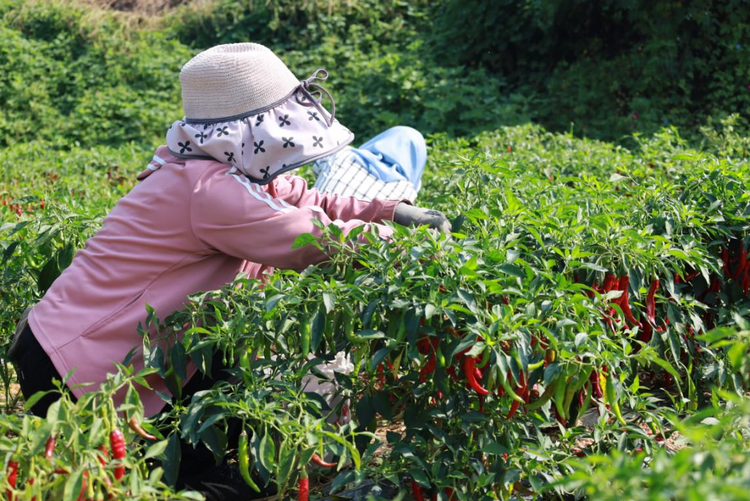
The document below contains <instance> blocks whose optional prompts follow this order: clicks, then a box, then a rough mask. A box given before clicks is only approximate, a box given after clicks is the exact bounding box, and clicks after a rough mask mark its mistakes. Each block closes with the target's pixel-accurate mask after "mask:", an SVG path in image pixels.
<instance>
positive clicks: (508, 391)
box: [500, 377, 525, 404]
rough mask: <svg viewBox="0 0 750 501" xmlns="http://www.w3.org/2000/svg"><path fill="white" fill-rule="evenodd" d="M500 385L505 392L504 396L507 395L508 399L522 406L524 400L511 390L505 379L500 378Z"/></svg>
mask: <svg viewBox="0 0 750 501" xmlns="http://www.w3.org/2000/svg"><path fill="white" fill-rule="evenodd" d="M500 384H502V386H503V390H504V391H505V394H506V395H508V396H509V397H510V398H512V399H513V400H515V401H516V402H519V403H522V404H523V403H525V400H524V399H523V398H521V397H519V396H518V394H517V393H516V392H515V391H513V388H511V387H510V383H509V382H508V378H507V377H501V378H500Z"/></svg>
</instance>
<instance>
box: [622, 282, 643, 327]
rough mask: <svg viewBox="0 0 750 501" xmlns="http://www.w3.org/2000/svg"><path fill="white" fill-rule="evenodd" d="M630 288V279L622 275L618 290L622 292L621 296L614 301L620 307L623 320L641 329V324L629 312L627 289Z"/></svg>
mask: <svg viewBox="0 0 750 501" xmlns="http://www.w3.org/2000/svg"><path fill="white" fill-rule="evenodd" d="M629 286H630V277H629V276H628V275H623V276H621V277H620V283H619V289H620V290H621V291H622V296H620V297H619V299H617V300H615V301H616V302H617V304H619V305H620V309H621V310H622V312H623V314H624V315H625V318H626V319H627V320H628V322H630V323H631V324H633V325H637V326H638V327H643V326H642V325H641V323H640V322H639V321H638V320H637V319H636V318H635V317H634V316H633V312H632V311H631V310H630V301H629V300H628V287H629Z"/></svg>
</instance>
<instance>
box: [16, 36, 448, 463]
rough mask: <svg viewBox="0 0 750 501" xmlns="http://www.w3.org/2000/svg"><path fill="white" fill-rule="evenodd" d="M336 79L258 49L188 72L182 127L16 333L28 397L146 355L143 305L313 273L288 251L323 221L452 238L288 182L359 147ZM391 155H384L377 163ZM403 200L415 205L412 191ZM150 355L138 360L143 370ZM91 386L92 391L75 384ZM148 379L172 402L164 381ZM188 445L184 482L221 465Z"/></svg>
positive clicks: (417, 215) (305, 255)
mask: <svg viewBox="0 0 750 501" xmlns="http://www.w3.org/2000/svg"><path fill="white" fill-rule="evenodd" d="M327 76H328V74H327V73H326V72H325V71H324V70H318V71H316V72H315V73H314V74H313V75H312V76H311V77H310V78H308V79H306V80H302V81H300V80H298V79H297V77H295V76H294V74H292V72H291V71H290V70H289V69H288V68H287V67H286V66H285V65H284V63H283V62H282V61H281V60H280V59H279V58H278V57H277V56H275V55H274V54H273V53H272V52H271V51H270V50H269V49H267V48H266V47H263V46H262V45H257V44H251V43H243V44H231V45H220V46H217V47H214V48H212V49H209V50H207V51H205V52H202V53H200V54H198V55H197V56H195V57H194V58H193V59H191V60H190V61H189V62H188V63H187V64H186V65H185V66H184V67H183V68H182V71H181V73H180V81H181V84H182V101H183V108H184V112H185V118H184V119H183V120H180V121H177V122H175V123H173V124H172V126H171V127H170V128H169V130H168V131H167V141H166V143H167V144H166V146H160V147H159V148H158V149H157V150H156V152H155V154H154V157H153V159H152V160H151V162H150V163H149V164H148V167H147V168H146V170H144V171H143V172H141V173H140V174H139V175H138V180H139V181H140V183H139V184H137V185H136V186H135V187H134V188H133V189H132V190H131V191H130V193H128V194H127V195H126V196H125V197H123V198H122V199H121V200H120V201H119V202H118V203H117V204H116V205H115V207H114V208H113V209H112V211H111V212H110V213H109V214H108V215H107V216H106V217H105V218H104V222H103V224H102V227H101V229H100V230H99V231H98V232H97V233H96V235H94V236H93V237H92V238H90V239H89V240H88V241H87V242H86V245H85V247H84V249H83V250H81V251H79V252H78V253H77V254H76V256H75V258H74V259H73V262H72V264H71V265H70V266H69V267H68V268H67V269H66V270H65V271H64V272H63V273H62V275H61V276H60V277H59V278H58V279H57V280H56V281H55V283H54V284H53V285H52V286H51V287H50V289H49V290H48V291H47V293H46V294H45V296H44V297H43V298H42V300H41V301H40V302H39V303H38V304H36V305H35V306H34V307H33V309H32V310H31V312H30V314H29V315H28V321H27V322H26V321H24V322H23V323H22V324H21V325H20V326H19V327H20V328H19V330H18V332H17V335H16V337H15V338H14V341H13V344H12V346H11V351H10V352H9V355H10V356H11V358H12V359H13V360H14V361H15V362H16V365H17V369H18V377H19V382H20V385H21V389H22V391H23V394H24V396H25V397H26V398H27V399H28V398H29V397H31V395H32V394H34V393H35V392H37V391H44V390H51V389H53V388H54V386H53V384H52V380H53V379H60V374H65V373H67V372H68V371H71V370H74V372H73V374H72V376H71V377H70V379H69V380H68V382H67V383H68V385H69V387H70V391H71V393H72V394H73V396H75V397H81V395H83V394H84V393H85V392H86V391H89V390H90V389H96V388H98V386H99V384H100V383H102V382H104V381H105V380H106V376H107V373H109V372H113V371H114V365H113V364H114V363H115V362H121V361H122V360H123V359H124V358H125V356H126V355H127V353H128V352H129V351H130V350H131V349H132V348H133V347H136V346H140V345H141V338H140V335H139V333H138V330H137V326H138V323H139V322H143V321H144V320H145V316H146V309H145V306H146V305H147V304H148V305H151V306H152V307H153V308H155V310H156V311H157V312H162V313H171V312H173V311H175V310H178V309H181V308H183V305H184V304H185V303H186V302H187V300H188V299H187V298H188V295H190V294H193V293H195V292H198V291H206V290H215V289H219V288H221V287H222V286H224V285H226V284H228V283H230V282H232V281H233V280H234V279H235V277H236V276H237V274H238V273H244V275H245V276H246V277H248V278H254V279H262V278H263V273H264V272H267V271H269V270H271V269H273V268H274V267H277V268H291V269H303V268H305V267H306V266H308V265H311V264H316V263H320V262H322V261H325V260H326V259H327V258H328V256H327V255H326V254H324V253H323V252H322V251H320V250H318V249H317V248H316V247H315V246H312V245H308V246H304V247H300V248H297V249H293V248H292V243H293V242H294V240H295V239H296V238H297V237H298V236H299V235H300V234H303V233H312V234H314V235H317V236H320V235H321V231H320V230H319V229H318V228H317V227H316V226H315V225H314V224H313V222H312V221H313V220H314V219H317V220H319V221H321V222H322V223H324V224H326V225H328V224H334V225H336V226H338V227H339V228H341V229H342V231H343V232H344V233H348V232H349V231H351V230H353V229H354V228H357V227H359V226H362V225H367V226H370V227H373V226H374V227H376V228H377V230H378V232H379V234H380V235H381V236H382V237H388V236H389V235H391V233H392V231H391V230H390V229H389V228H388V227H387V226H384V225H382V224H381V223H382V222H383V221H388V220H395V221H396V222H398V223H401V224H405V225H406V224H415V223H417V224H428V225H430V226H431V227H434V228H442V229H446V228H447V225H448V223H447V220H446V219H445V216H443V215H442V214H441V213H438V212H435V211H427V210H425V209H420V208H416V207H413V206H412V205H411V204H410V203H409V202H408V201H406V200H404V201H399V200H380V199H377V198H374V199H373V200H372V201H363V200H361V199H357V198H350V197H341V196H338V195H335V194H324V193H321V192H320V191H318V190H316V189H309V188H308V187H307V185H306V183H305V181H304V180H303V179H302V178H300V177H295V176H292V175H289V173H290V172H291V171H292V170H294V169H296V168H298V167H300V166H301V165H304V164H306V163H309V162H313V161H316V160H319V159H321V158H324V157H327V156H330V155H332V154H335V153H336V152H339V151H340V150H342V149H343V148H345V147H346V146H347V145H348V144H349V143H351V141H352V140H353V139H354V136H353V134H352V133H351V132H350V131H349V130H348V129H347V128H346V127H344V126H343V125H341V124H340V123H339V122H338V121H337V120H336V118H335V116H334V115H335V107H334V103H333V99H332V98H331V95H330V94H329V92H328V91H327V90H326V89H325V88H323V87H322V86H321V85H320V84H321V83H322V81H323V80H325V79H326V78H327ZM323 96H325V97H327V98H328V99H329V100H330V109H331V111H330V112H328V110H327V109H325V108H324V107H323V105H322V100H323V99H322V98H323ZM376 139H377V138H376ZM379 145H390V143H388V142H387V141H386V142H380V141H379V140H378V141H375V142H374V143H373V144H372V145H371V146H372V148H370V149H369V150H368V151H369V152H370V153H371V154H372V155H373V156H377V155H380V153H378V150H377V148H378V146H379ZM396 153H397V152H396ZM408 154H410V153H407V155H408ZM391 155H394V152H393V151H392V150H391V149H388V151H384V152H383V153H382V157H381V158H385V157H387V156H388V157H390V156H391ZM360 195H361V193H360ZM399 196H401V195H399ZM403 196H404V198H405V199H408V198H409V197H410V196H413V195H412V194H411V192H409V191H408V190H405V191H404V193H403ZM140 358H141V357H134V358H133V359H132V360H133V364H134V365H135V366H136V370H137V369H140V368H141V367H142V360H140ZM188 375H189V377H190V378H191V379H190V380H189V381H188V383H187V384H186V386H185V392H184V393H185V394H186V395H188V396H189V395H190V394H191V392H195V391H198V390H199V389H204V388H206V387H210V386H211V381H210V380H208V381H207V380H205V379H203V378H201V377H200V376H199V375H196V367H195V366H193V365H190V366H189V372H188ZM82 383H93V384H92V385H89V386H86V387H81V386H77V385H80V384H82ZM149 383H150V385H151V387H152V388H153V390H157V391H161V392H164V393H168V390H167V387H166V385H165V383H164V381H163V380H161V379H160V378H158V377H157V376H153V377H150V378H149ZM153 390H147V389H145V388H140V387H139V391H140V396H141V399H142V401H143V405H144V407H145V410H146V414H147V415H153V414H156V413H158V412H160V411H161V410H162V408H163V407H164V405H165V404H164V401H162V400H161V398H160V397H159V396H158V395H157V394H156V391H153ZM54 399H55V394H54V393H52V394H49V395H47V397H46V398H43V399H42V400H40V401H39V402H37V403H36V405H34V406H33V407H32V412H33V413H34V414H37V415H42V416H43V415H45V413H46V410H47V407H48V406H49V405H50V404H51V403H52V401H54ZM116 403H117V404H119V402H116ZM185 449H186V448H183V466H182V473H183V476H184V475H185V474H192V473H189V471H192V472H200V471H202V469H203V468H204V467H205V468H207V467H208V466H210V465H213V458H212V457H211V455H210V454H207V455H204V456H207V457H203V459H201V461H203V460H206V461H207V462H206V463H200V461H198V460H197V459H195V460H191V459H190V457H186V455H185V453H186V452H187V451H186V450H185ZM191 462H192V464H191Z"/></svg>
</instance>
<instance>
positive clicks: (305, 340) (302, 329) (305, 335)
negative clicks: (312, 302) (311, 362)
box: [299, 317, 310, 358]
mask: <svg viewBox="0 0 750 501" xmlns="http://www.w3.org/2000/svg"><path fill="white" fill-rule="evenodd" d="M299 351H300V354H301V355H302V356H303V357H304V358H307V356H308V355H309V354H310V319H309V318H307V317H302V319H301V320H300V323H299Z"/></svg>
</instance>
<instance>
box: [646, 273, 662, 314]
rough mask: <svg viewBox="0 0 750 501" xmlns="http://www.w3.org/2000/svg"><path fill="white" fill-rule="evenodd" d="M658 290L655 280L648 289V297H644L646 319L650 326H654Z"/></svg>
mask: <svg viewBox="0 0 750 501" xmlns="http://www.w3.org/2000/svg"><path fill="white" fill-rule="evenodd" d="M658 289H659V279H658V278H657V279H655V280H653V281H652V282H651V287H649V288H648V296H646V317H647V318H648V321H649V322H651V325H656V298H655V297H654V296H655V295H656V291H657V290H658Z"/></svg>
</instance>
